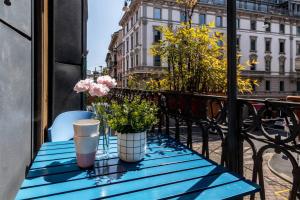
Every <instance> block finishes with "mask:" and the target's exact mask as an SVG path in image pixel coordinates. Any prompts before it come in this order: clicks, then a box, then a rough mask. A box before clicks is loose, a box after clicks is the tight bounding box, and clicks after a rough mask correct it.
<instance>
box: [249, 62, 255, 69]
mask: <svg viewBox="0 0 300 200" xmlns="http://www.w3.org/2000/svg"><path fill="white" fill-rule="evenodd" d="M250 70H251V71H255V70H256V64H255V62H252V63H251V66H250Z"/></svg>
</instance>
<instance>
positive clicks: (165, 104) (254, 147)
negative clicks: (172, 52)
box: [111, 89, 300, 199]
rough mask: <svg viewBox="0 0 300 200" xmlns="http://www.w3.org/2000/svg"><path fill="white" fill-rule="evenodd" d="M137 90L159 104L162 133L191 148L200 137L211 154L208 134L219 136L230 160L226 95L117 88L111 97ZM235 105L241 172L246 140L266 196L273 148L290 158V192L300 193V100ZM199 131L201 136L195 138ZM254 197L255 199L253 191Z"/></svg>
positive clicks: (255, 174)
mask: <svg viewBox="0 0 300 200" xmlns="http://www.w3.org/2000/svg"><path fill="white" fill-rule="evenodd" d="M134 96H140V97H141V98H145V99H148V100H151V101H154V102H155V103H156V104H157V105H158V106H159V108H160V109H159V118H160V122H159V124H158V126H157V132H158V133H160V134H166V135H169V136H172V137H174V138H175V139H176V140H178V141H181V142H184V143H186V145H187V146H188V147H189V148H191V149H193V148H194V147H195V145H197V144H198V143H199V141H201V143H202V148H201V153H202V154H203V155H204V156H205V157H206V158H209V157H210V149H209V146H210V145H209V141H210V138H211V137H218V138H219V141H220V143H221V147H222V148H221V149H222V152H221V159H220V164H222V165H223V166H225V167H226V166H228V161H229V160H230V159H227V158H228V157H230V153H229V152H228V151H227V150H226V148H227V147H226V146H227V140H228V139H227V133H228V127H227V119H228V118H227V117H228V112H227V105H226V104H227V98H226V97H222V96H209V95H201V94H189V93H178V92H151V91H141V90H130V89H115V90H114V91H113V93H112V96H111V97H112V99H114V100H116V101H122V100H123V99H124V98H125V97H128V98H133V97H134ZM236 106H237V108H238V111H239V114H238V119H236V120H238V124H239V133H238V138H237V140H238V142H239V146H240V147H241V148H240V149H237V151H238V154H239V156H240V158H241V159H240V160H239V166H240V169H242V170H241V171H240V173H241V175H244V171H243V169H244V167H245V165H244V163H243V160H244V156H245V155H244V153H243V147H244V145H246V144H247V146H248V147H249V148H250V149H251V151H252V159H253V166H252V169H251V170H252V181H253V182H257V183H259V185H260V186H261V188H262V190H261V193H260V197H261V199H265V187H264V186H265V182H264V170H263V167H262V166H263V162H264V160H263V157H264V155H265V154H266V153H267V152H268V151H270V150H272V151H274V152H275V153H277V154H279V153H280V154H282V155H284V156H285V157H286V158H287V159H288V161H289V162H290V164H291V168H290V174H292V180H291V183H292V187H291V189H290V194H289V198H290V199H296V198H300V194H299V190H300V167H299V163H298V162H299V160H298V161H297V156H299V155H300V143H299V140H300V123H299V118H300V103H291V102H283V101H275V100H257V99H241V98H240V99H238V104H237V105H236ZM173 126H174V127H175V128H174V130H173ZM182 126H184V127H186V128H185V130H186V131H184V132H181V131H180V130H182ZM195 127H197V128H198V129H200V130H201V131H200V132H201V134H199V133H195V132H194V131H193V129H194V128H195ZM199 135H201V140H199V139H197V138H198V137H199ZM183 138H184V139H183ZM182 139H183V140H185V141H182ZM288 161H287V162H288ZM251 199H254V196H252V197H251Z"/></svg>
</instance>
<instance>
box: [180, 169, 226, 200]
mask: <svg viewBox="0 0 300 200" xmlns="http://www.w3.org/2000/svg"><path fill="white" fill-rule="evenodd" d="M223 173H224V171H223ZM221 175H222V172H221V173H220V168H218V167H217V168H215V169H213V170H212V171H211V172H210V173H209V174H207V175H206V176H205V177H203V178H201V179H200V180H199V181H198V182H197V183H196V184H194V185H193V186H192V187H190V188H188V189H187V190H186V191H185V194H187V195H184V196H180V197H178V198H176V199H177V200H192V199H197V198H199V196H200V195H201V194H202V193H203V192H204V191H205V190H206V189H208V188H209V187H210V186H211V184H212V183H214V182H215V181H216V180H217V179H218V178H219V177H220V176H221ZM229 183H231V182H229ZM229 183H228V184H229Z"/></svg>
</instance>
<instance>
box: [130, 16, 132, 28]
mask: <svg viewBox="0 0 300 200" xmlns="http://www.w3.org/2000/svg"><path fill="white" fill-rule="evenodd" d="M130 21H131V28H132V27H133V17H131V20H130Z"/></svg>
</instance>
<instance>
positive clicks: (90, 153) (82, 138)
mask: <svg viewBox="0 0 300 200" xmlns="http://www.w3.org/2000/svg"><path fill="white" fill-rule="evenodd" d="M99 124H100V122H99V121H98V120H79V121H76V122H74V124H73V127H74V141H75V146H76V157H77V165H78V166H79V167H80V168H90V167H93V166H94V162H95V157H96V152H97V149H98V144H99Z"/></svg>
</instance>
